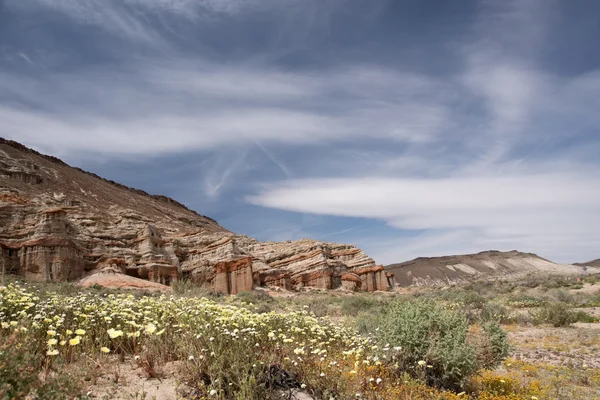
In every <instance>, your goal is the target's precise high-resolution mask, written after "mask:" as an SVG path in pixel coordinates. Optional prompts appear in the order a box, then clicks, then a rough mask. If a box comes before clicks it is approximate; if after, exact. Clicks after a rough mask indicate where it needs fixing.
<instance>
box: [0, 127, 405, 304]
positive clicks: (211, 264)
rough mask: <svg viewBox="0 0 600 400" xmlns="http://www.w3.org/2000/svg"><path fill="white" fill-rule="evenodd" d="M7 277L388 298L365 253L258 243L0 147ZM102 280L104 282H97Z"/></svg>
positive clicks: (1, 263)
mask: <svg viewBox="0 0 600 400" xmlns="http://www.w3.org/2000/svg"><path fill="white" fill-rule="evenodd" d="M0 271H2V273H3V274H4V273H10V274H16V275H20V276H23V277H25V278H27V279H31V280H38V281H74V280H79V279H82V278H84V277H86V278H87V282H90V279H89V276H90V275H92V274H95V273H99V272H100V271H104V272H105V273H106V272H107V271H108V272H109V275H107V276H110V279H109V281H111V282H114V281H115V280H118V277H119V276H122V277H123V278H124V279H125V277H126V276H127V286H131V285H134V286H135V284H134V283H132V282H133V281H132V280H131V279H130V278H135V279H141V280H145V281H149V282H153V283H158V284H162V285H170V284H171V283H172V282H174V281H176V280H178V279H190V280H192V281H194V282H196V283H198V284H201V285H205V284H206V285H211V286H212V287H214V288H215V289H216V290H218V291H220V292H222V293H227V294H230V293H231V294H235V293H238V292H241V291H245V290H251V289H252V288H253V287H256V286H272V287H280V288H284V289H287V290H298V289H301V288H304V287H315V288H322V289H336V288H340V287H342V288H345V289H348V290H354V291H361V290H368V291H374V290H387V289H388V287H389V286H391V285H392V282H393V277H391V276H390V274H389V273H388V274H387V275H386V272H385V270H384V269H383V267H381V266H377V265H376V264H375V262H374V261H373V259H371V258H369V257H368V256H367V255H366V254H365V253H364V252H363V251H362V250H360V249H358V248H356V247H354V246H351V245H343V244H335V243H326V242H318V241H314V240H310V239H303V240H299V241H293V242H292V241H288V242H259V241H257V240H255V239H253V238H249V237H247V236H243V235H236V234H234V233H232V232H230V231H228V230H226V229H225V228H223V227H221V226H220V225H219V224H217V222H216V221H214V220H212V219H211V218H208V217H206V216H203V215H200V214H197V213H196V212H194V211H192V210H189V209H188V208H186V207H185V206H183V205H182V204H180V203H178V202H176V201H174V200H172V199H170V198H168V197H164V196H154V195H149V194H147V193H145V192H143V191H140V190H136V189H131V188H128V187H126V186H123V185H120V184H118V183H115V182H112V181H108V180H105V179H102V178H100V177H98V176H96V175H94V174H91V173H88V172H85V171H82V170H80V169H77V168H73V167H70V166H69V165H67V164H65V163H64V162H62V161H61V160H59V159H57V158H55V157H51V156H46V155H42V154H39V153H37V152H35V151H34V150H31V149H28V148H26V147H25V146H23V145H21V144H19V143H16V142H13V141H8V140H4V139H2V138H0ZM96 281H100V280H95V281H94V282H96Z"/></svg>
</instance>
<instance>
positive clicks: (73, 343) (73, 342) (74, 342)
mask: <svg viewBox="0 0 600 400" xmlns="http://www.w3.org/2000/svg"><path fill="white" fill-rule="evenodd" d="M80 342H81V337H80V336H75V337H74V338H73V339H71V340H69V345H70V346H77V345H78V344H79V343H80Z"/></svg>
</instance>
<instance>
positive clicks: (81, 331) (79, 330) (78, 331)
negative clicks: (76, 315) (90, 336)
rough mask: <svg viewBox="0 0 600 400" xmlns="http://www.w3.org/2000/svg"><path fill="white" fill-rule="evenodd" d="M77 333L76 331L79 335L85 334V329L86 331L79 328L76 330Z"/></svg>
mask: <svg viewBox="0 0 600 400" xmlns="http://www.w3.org/2000/svg"><path fill="white" fill-rule="evenodd" d="M75 333H76V334H77V335H79V336H83V335H85V331H84V330H83V329H77V330H76V331H75Z"/></svg>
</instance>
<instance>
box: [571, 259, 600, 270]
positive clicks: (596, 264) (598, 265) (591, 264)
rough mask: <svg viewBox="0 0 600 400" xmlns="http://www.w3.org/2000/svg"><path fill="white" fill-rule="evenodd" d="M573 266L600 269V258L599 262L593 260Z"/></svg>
mask: <svg viewBox="0 0 600 400" xmlns="http://www.w3.org/2000/svg"><path fill="white" fill-rule="evenodd" d="M573 265H577V266H580V267H584V266H585V267H596V268H600V258H599V259H597V260H592V261H588V262H582V263H575V264H573Z"/></svg>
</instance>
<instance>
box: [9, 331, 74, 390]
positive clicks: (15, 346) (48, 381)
mask: <svg viewBox="0 0 600 400" xmlns="http://www.w3.org/2000/svg"><path fill="white" fill-rule="evenodd" d="M0 340H1V341H2V342H1V343H0V399H2V400H8V399H23V398H30V397H28V396H32V397H33V398H36V399H40V400H43V399H68V398H74V397H75V396H77V395H79V394H80V393H81V386H80V384H81V380H80V378H81V377H80V376H77V375H76V374H75V373H71V374H67V373H63V372H60V371H59V372H53V373H48V372H49V370H50V364H49V361H48V360H47V359H46V358H45V357H44V355H42V354H41V353H40V352H38V351H36V346H27V345H23V344H22V343H21V342H20V341H19V340H18V338H17V337H16V335H12V336H8V337H4V338H2V339H0ZM55 367H56V366H55ZM53 369H58V368H53Z"/></svg>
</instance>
